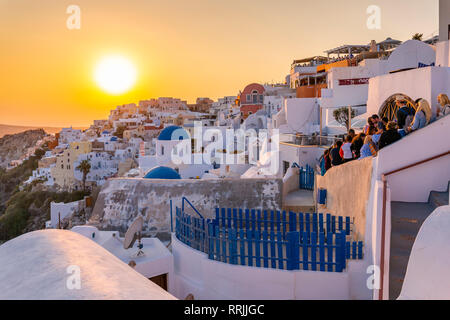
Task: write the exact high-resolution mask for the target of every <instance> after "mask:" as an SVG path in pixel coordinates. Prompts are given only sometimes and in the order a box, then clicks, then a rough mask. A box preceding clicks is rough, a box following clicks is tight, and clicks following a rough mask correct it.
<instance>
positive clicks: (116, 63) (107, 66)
mask: <svg viewBox="0 0 450 320" xmlns="http://www.w3.org/2000/svg"><path fill="white" fill-rule="evenodd" d="M95 81H96V83H97V85H98V86H99V87H100V88H102V89H103V90H104V91H106V92H108V93H110V94H115V95H119V94H123V93H125V92H127V91H128V90H130V89H131V88H132V87H133V85H134V84H135V82H136V69H135V67H134V66H133V64H132V63H131V62H130V61H129V60H127V59H126V58H124V57H121V56H110V57H106V58H104V59H102V61H101V62H100V63H99V64H98V65H97V67H96V69H95Z"/></svg>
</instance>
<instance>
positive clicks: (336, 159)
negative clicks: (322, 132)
mask: <svg viewBox="0 0 450 320" xmlns="http://www.w3.org/2000/svg"><path fill="white" fill-rule="evenodd" d="M342 144H343V143H342V141H338V142H336V144H335V145H334V148H333V149H331V152H330V158H331V164H332V165H333V167H336V166H339V165H341V164H342V158H341V155H340V154H339V151H341V147H342Z"/></svg>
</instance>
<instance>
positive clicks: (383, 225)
mask: <svg viewBox="0 0 450 320" xmlns="http://www.w3.org/2000/svg"><path fill="white" fill-rule="evenodd" d="M448 155H450V151H447V152H444V153H441V154H439V155H437V156H434V157H431V158H427V159H425V160H422V161H418V162H415V163H413V164H410V165H407V166H404V167H401V168H399V169H396V170H393V171H390V172H387V173H384V174H382V175H381V181H382V182H383V211H382V220H381V257H380V290H379V295H378V300H383V294H384V292H383V291H384V269H385V268H384V267H385V266H384V265H385V246H386V202H387V177H388V176H391V175H393V174H396V173H398V172H401V171H404V170H407V169H410V168H413V167H416V166H419V165H421V164H424V163H427V162H430V161H433V160H436V159H439V158H442V157H445V156H448Z"/></svg>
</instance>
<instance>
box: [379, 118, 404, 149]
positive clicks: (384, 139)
mask: <svg viewBox="0 0 450 320" xmlns="http://www.w3.org/2000/svg"><path fill="white" fill-rule="evenodd" d="M401 138H402V136H401V135H400V133H398V130H397V124H396V123H395V122H389V123H388V125H387V131H385V132H383V134H382V135H381V137H380V142H379V143H378V147H379V149H380V150H381V149H383V148H384V147H387V146H388V145H390V144H393V143H395V142H397V141H399V140H400V139H401Z"/></svg>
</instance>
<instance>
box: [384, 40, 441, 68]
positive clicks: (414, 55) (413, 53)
mask: <svg viewBox="0 0 450 320" xmlns="http://www.w3.org/2000/svg"><path fill="white" fill-rule="evenodd" d="M432 63H436V50H435V49H434V47H432V46H431V45H428V44H426V43H424V42H422V41H417V40H408V41H406V42H404V43H403V44H402V45H400V46H398V47H397V49H395V51H394V52H392V54H391V56H390V57H389V59H388V72H392V71H398V70H403V69H415V68H418V67H419V64H424V65H431V64H432Z"/></svg>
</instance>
